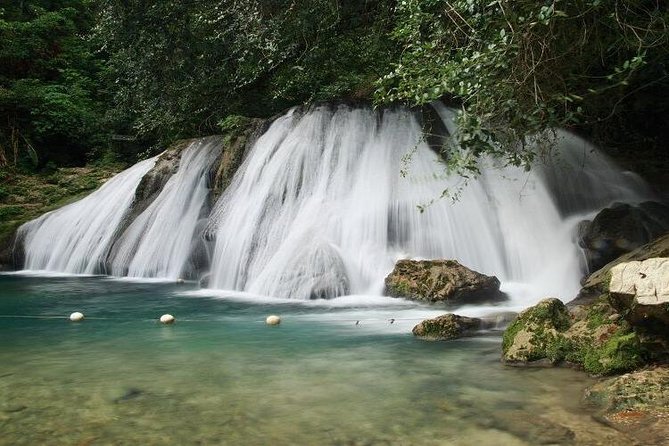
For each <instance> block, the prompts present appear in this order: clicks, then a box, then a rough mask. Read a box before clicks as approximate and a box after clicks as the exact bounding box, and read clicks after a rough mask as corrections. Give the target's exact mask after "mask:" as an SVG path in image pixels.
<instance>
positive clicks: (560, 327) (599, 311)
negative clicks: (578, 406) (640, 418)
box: [502, 296, 648, 375]
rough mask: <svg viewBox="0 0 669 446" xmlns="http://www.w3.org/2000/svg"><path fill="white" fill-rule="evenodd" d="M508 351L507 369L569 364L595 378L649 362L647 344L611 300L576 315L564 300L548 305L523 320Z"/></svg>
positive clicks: (511, 334) (514, 326)
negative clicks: (508, 364)
mask: <svg viewBox="0 0 669 446" xmlns="http://www.w3.org/2000/svg"><path fill="white" fill-rule="evenodd" d="M502 348H503V354H502V359H503V361H505V362H507V363H511V364H528V365H529V364H532V363H533V362H536V361H542V363H550V364H560V363H569V364H572V365H575V366H578V367H582V368H583V369H584V370H585V371H587V372H588V373H591V374H594V375H609V374H613V373H623V372H626V371H629V370H633V369H635V368H637V367H639V366H641V365H643V364H644V362H645V361H646V360H647V358H648V354H647V352H646V348H645V345H644V342H643V340H642V338H641V337H640V336H639V335H638V334H637V333H635V332H634V330H633V329H632V327H631V326H630V325H629V324H628V323H627V322H626V321H624V320H622V319H621V317H620V315H619V314H617V313H616V311H615V309H614V308H613V307H611V305H609V304H608V302H607V300H606V296H602V298H601V299H599V300H598V301H597V302H596V303H594V304H592V305H590V306H587V307H582V306H577V307H574V308H572V309H571V310H569V309H567V307H566V306H565V305H564V304H563V303H562V302H561V301H559V300H558V299H545V300H543V301H541V302H539V303H538V304H537V305H535V306H534V307H530V308H528V309H527V310H525V311H523V312H522V313H520V314H519V315H518V318H517V319H516V320H515V321H514V322H512V323H511V325H510V326H509V327H508V328H507V330H506V331H505V333H504V338H503V343H502Z"/></svg>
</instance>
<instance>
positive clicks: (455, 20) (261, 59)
mask: <svg viewBox="0 0 669 446" xmlns="http://www.w3.org/2000/svg"><path fill="white" fill-rule="evenodd" d="M1 5H2V7H1V9H0V166H7V165H10V166H13V165H16V166H18V167H20V168H23V169H30V168H33V167H31V166H35V165H36V166H38V168H42V167H43V166H45V165H46V164H48V163H49V162H53V163H56V164H58V165H78V164H79V165H80V164H83V163H85V162H87V161H97V162H99V161H101V160H102V161H109V160H113V159H115V158H116V159H122V160H123V161H126V162H130V161H134V160H136V159H137V158H139V157H142V156H144V155H146V153H147V152H146V151H147V148H148V149H149V151H150V148H152V147H154V146H156V145H157V144H160V143H164V142H167V141H170V140H173V139H175V138H179V137H185V136H196V135H201V134H210V133H216V132H220V127H221V125H225V123H226V122H228V121H229V119H230V118H229V117H230V116H234V115H245V116H258V117H265V116H271V115H273V114H275V113H277V112H279V111H281V110H282V109H284V108H286V107H289V106H292V105H297V104H302V103H308V102H311V101H317V100H331V99H349V100H362V101H370V102H372V101H373V102H374V103H375V104H377V105H383V104H390V103H403V104H406V105H410V106H413V105H421V104H424V103H427V102H430V101H433V100H436V99H444V100H447V101H449V103H451V104H454V105H457V106H459V107H461V110H462V112H461V114H460V118H459V119H460V124H461V127H462V129H463V131H462V132H461V134H460V136H459V137H460V142H461V144H462V147H463V148H464V150H463V151H461V152H460V153H459V156H453V157H452V159H453V161H454V164H456V167H459V168H461V169H464V170H468V169H469V170H472V169H473V170H475V163H474V161H475V159H476V158H477V157H478V156H480V155H481V154H484V153H495V154H499V155H501V156H503V157H505V158H506V159H507V161H508V162H510V163H514V164H526V163H527V162H528V161H530V160H531V158H532V154H531V153H530V152H528V151H527V150H525V148H524V146H523V144H522V141H523V138H524V137H525V136H526V135H528V134H536V133H537V132H540V131H542V130H544V129H546V128H550V127H556V126H562V127H572V128H578V129H580V130H581V131H583V132H586V133H589V134H590V135H591V136H592V137H594V138H595V139H598V140H599V141H600V142H603V143H604V144H606V145H608V146H611V147H612V150H627V152H629V153H638V151H639V150H645V151H646V152H648V153H654V154H655V155H656V156H658V155H657V154H658V153H659V154H660V155H659V157H661V150H662V148H663V141H665V140H666V138H667V136H669V135H667V129H668V128H669V125H668V123H667V116H669V114H668V113H667V112H668V111H669V94H667V93H668V92H669V74H668V73H667V61H668V60H667V55H668V54H669V32H668V30H667V24H668V23H669V7H668V6H667V4H666V3H665V2H663V1H660V0H606V1H602V0H568V1H567V0H542V1H536V0H494V1H493V0H450V1H447V0H398V1H394V0H359V1H345V0H238V1H235V2H221V1H218V0H198V1H193V2H182V1H177V0H164V1H140V0H128V1H120V0H99V1H93V0H51V1H50V0H21V1H4V2H2V3H1ZM636 158H638V156H636ZM461 171H462V170H461Z"/></svg>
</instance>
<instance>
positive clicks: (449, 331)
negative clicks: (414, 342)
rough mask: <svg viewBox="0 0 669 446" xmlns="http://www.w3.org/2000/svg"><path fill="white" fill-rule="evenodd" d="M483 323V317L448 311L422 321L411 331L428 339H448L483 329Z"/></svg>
mask: <svg viewBox="0 0 669 446" xmlns="http://www.w3.org/2000/svg"><path fill="white" fill-rule="evenodd" d="M481 325H482V321H481V319H478V318H472V317H466V316H460V315H457V314H452V313H448V314H444V315H442V316H438V317H436V318H434V319H427V320H424V321H422V322H421V323H420V324H418V325H416V326H415V327H414V328H413V330H412V331H411V332H412V333H413V334H414V336H418V337H420V338H423V339H427V340H435V341H436V340H448V339H457V338H461V337H463V336H467V335H470V334H472V333H473V332H475V331H477V330H479V329H481Z"/></svg>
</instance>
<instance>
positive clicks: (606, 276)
mask: <svg viewBox="0 0 669 446" xmlns="http://www.w3.org/2000/svg"><path fill="white" fill-rule="evenodd" d="M653 257H669V233H667V234H665V235H663V236H662V237H660V238H658V239H656V240H654V241H652V242H650V243H648V244H646V245H643V246H641V247H639V248H637V249H635V250H634V251H632V252H630V253H627V254H625V255H623V256H620V257H618V258H617V259H616V260H614V261H612V262H610V263H608V264H606V266H604V267H603V268H602V269H600V270H598V271H596V272H594V273H592V274H591V275H590V276H589V277H588V278H587V279H586V280H585V281H584V283H583V287H582V288H581V291H580V292H579V294H578V296H577V297H576V299H574V300H573V301H572V302H570V303H569V304H568V306H574V305H583V304H587V303H588V302H590V301H592V300H594V299H596V298H598V297H599V296H601V295H602V294H604V293H607V292H608V289H609V281H610V280H611V268H613V267H614V266H616V265H618V264H620V263H624V262H631V261H633V260H646V259H650V258H653Z"/></svg>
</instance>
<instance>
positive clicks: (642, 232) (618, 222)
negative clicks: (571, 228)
mask: <svg viewBox="0 0 669 446" xmlns="http://www.w3.org/2000/svg"><path fill="white" fill-rule="evenodd" d="M667 231H669V206H666V205H664V204H661V203H657V202H653V201H647V202H644V203H641V204H638V205H630V204H623V203H615V204H614V205H612V206H611V207H608V208H606V209H604V210H602V211H601V212H600V213H599V214H597V215H596V216H595V218H594V219H593V220H592V221H591V222H583V223H582V224H581V227H580V237H579V245H581V247H582V248H583V249H584V252H585V255H586V259H587V261H588V266H589V270H590V271H596V270H598V269H600V268H601V267H603V266H604V265H606V264H607V263H609V262H611V261H612V260H615V259H616V258H617V257H619V256H621V255H623V254H626V253H628V252H631V251H633V250H634V249H637V248H639V247H640V246H642V245H644V244H646V243H648V242H650V241H652V240H654V239H656V238H657V237H659V236H661V235H663V234H665V233H666V232H667Z"/></svg>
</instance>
